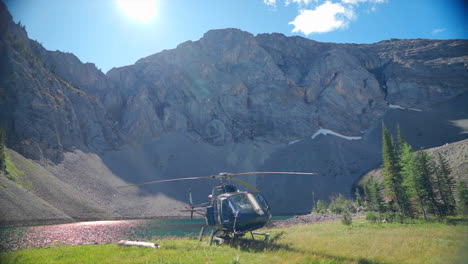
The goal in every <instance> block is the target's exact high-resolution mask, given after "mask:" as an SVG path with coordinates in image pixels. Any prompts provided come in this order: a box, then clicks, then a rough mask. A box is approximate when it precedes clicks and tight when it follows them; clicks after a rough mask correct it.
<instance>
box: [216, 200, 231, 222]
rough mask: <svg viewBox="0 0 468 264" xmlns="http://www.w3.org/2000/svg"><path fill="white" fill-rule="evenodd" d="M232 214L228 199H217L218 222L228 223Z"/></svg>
mask: <svg viewBox="0 0 468 264" xmlns="http://www.w3.org/2000/svg"><path fill="white" fill-rule="evenodd" d="M231 215H232V211H231V208H230V207H229V201H228V200H227V199H219V200H218V220H219V223H220V224H223V223H226V222H227V223H229V221H230V218H231Z"/></svg>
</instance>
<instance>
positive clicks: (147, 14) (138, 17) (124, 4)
mask: <svg viewBox="0 0 468 264" xmlns="http://www.w3.org/2000/svg"><path fill="white" fill-rule="evenodd" d="M117 6H118V7H119V9H120V10H121V11H122V12H123V13H124V14H125V15H126V16H127V17H128V18H130V19H132V20H135V21H138V22H141V23H145V24H146V23H150V22H151V21H152V20H153V19H154V17H155V16H156V0H117Z"/></svg>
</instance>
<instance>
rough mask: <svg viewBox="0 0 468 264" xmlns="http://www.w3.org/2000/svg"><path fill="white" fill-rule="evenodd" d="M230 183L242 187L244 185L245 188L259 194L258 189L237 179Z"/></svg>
mask: <svg viewBox="0 0 468 264" xmlns="http://www.w3.org/2000/svg"><path fill="white" fill-rule="evenodd" d="M231 181H234V182H237V183H239V184H242V185H244V186H245V187H247V188H249V189H251V190H252V191H254V192H260V190H259V189H257V188H255V187H254V186H253V185H250V184H248V183H246V182H245V181H242V180H239V179H236V178H232V179H231Z"/></svg>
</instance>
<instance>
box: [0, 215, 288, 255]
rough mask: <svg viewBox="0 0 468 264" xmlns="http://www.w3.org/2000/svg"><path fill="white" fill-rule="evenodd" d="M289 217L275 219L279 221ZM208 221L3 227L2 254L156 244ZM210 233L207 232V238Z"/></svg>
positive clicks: (0, 236) (185, 234) (194, 230)
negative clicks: (131, 242)
mask: <svg viewBox="0 0 468 264" xmlns="http://www.w3.org/2000/svg"><path fill="white" fill-rule="evenodd" d="M287 218H289V216H278V217H274V218H273V219H275V220H282V219H287ZM204 224H205V220H204V219H193V220H190V219H150V220H118V221H92V222H77V223H70V224H60V225H44V226H30V227H0V251H11V250H19V249H26V248H46V247H52V246H58V245H86V244H107V243H117V242H118V241H120V240H137V241H155V240H158V239H161V238H164V237H196V236H198V234H199V232H200V229H201V227H202V226H203V225H204ZM207 234H209V230H207V231H205V235H207Z"/></svg>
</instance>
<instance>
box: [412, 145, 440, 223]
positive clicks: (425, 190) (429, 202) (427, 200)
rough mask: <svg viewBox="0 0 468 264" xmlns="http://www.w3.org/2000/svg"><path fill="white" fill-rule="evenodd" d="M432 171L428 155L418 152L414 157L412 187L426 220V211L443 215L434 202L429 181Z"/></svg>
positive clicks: (437, 204) (435, 201)
mask: <svg viewBox="0 0 468 264" xmlns="http://www.w3.org/2000/svg"><path fill="white" fill-rule="evenodd" d="M434 170H435V168H434V164H433V162H432V159H431V157H430V156H429V154H427V153H426V152H425V151H424V150H420V151H418V152H417V153H416V156H415V174H414V187H415V189H416V192H417V193H418V199H419V202H420V203H421V207H422V209H423V212H424V214H425V216H424V217H425V218H426V219H427V215H426V213H425V210H426V209H428V210H429V211H431V212H432V213H436V214H438V215H439V216H442V215H443V212H442V210H441V206H440V204H439V203H438V202H437V200H436V196H435V193H434V189H433V183H432V181H431V175H432V174H433V173H434Z"/></svg>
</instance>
